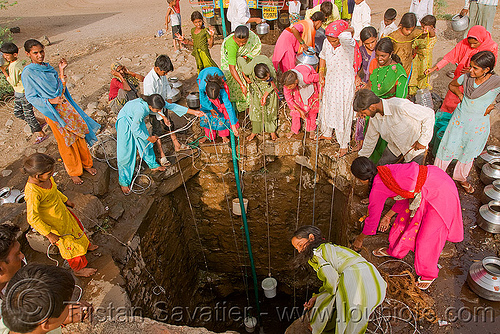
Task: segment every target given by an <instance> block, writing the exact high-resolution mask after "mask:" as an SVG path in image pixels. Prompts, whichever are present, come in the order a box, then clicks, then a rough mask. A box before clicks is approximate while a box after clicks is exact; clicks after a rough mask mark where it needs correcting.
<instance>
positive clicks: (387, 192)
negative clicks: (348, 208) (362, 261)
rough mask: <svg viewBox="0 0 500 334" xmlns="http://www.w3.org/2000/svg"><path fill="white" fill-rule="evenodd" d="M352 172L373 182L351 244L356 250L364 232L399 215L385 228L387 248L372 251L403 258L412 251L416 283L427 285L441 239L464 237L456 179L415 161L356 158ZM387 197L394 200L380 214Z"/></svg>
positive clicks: (433, 275) (432, 277)
mask: <svg viewBox="0 0 500 334" xmlns="http://www.w3.org/2000/svg"><path fill="white" fill-rule="evenodd" d="M351 172H352V174H353V175H354V176H355V177H357V178H358V179H360V180H361V181H362V182H363V183H370V184H371V191H370V197H369V199H370V204H369V205H368V217H367V218H366V220H365V225H364V228H363V232H362V233H361V234H360V235H359V236H358V237H357V238H356V240H355V241H354V243H353V248H354V249H355V250H360V249H361V247H362V246H363V240H364V239H365V238H366V236H368V235H375V234H376V233H377V227H378V230H379V231H382V232H384V231H386V230H387V229H388V228H389V224H390V221H391V218H392V217H393V216H394V215H395V214H397V217H396V219H395V221H394V224H393V226H392V228H391V231H390V232H389V247H388V248H385V247H383V248H379V249H376V250H374V251H373V255H375V256H377V257H383V256H392V257H395V258H398V259H402V258H403V257H405V256H406V254H408V252H409V251H413V252H415V271H416V273H417V275H419V276H420V277H419V278H418V282H417V287H418V288H420V289H422V290H427V289H428V288H429V286H430V285H431V283H432V282H433V281H434V280H435V279H436V278H437V276H438V272H439V269H438V267H437V264H438V260H439V256H440V255H441V251H442V250H443V247H444V244H445V242H446V241H447V240H448V241H450V242H460V241H462V240H463V238H464V228H463V223H462V211H461V207H460V200H459V198H458V191H457V187H456V186H455V183H454V182H453V180H452V179H451V178H450V177H449V176H448V174H446V172H444V171H443V170H441V169H439V168H437V167H436V166H421V165H418V164H417V163H415V162H412V163H409V164H398V165H386V166H379V167H375V164H374V163H373V162H372V161H371V160H370V159H368V158H366V157H358V158H356V159H355V160H354V161H353V163H352V165H351ZM389 197H393V198H394V199H395V200H396V204H394V206H393V207H392V208H391V210H389V212H388V213H387V214H386V215H385V216H384V217H383V218H382V219H380V216H381V214H382V210H383V209H384V204H385V201H386V200H387V199H388V198H389ZM379 222H380V224H379Z"/></svg>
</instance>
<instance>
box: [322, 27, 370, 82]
mask: <svg viewBox="0 0 500 334" xmlns="http://www.w3.org/2000/svg"><path fill="white" fill-rule="evenodd" d="M347 28H349V23H347V22H346V21H344V20H337V21H333V22H332V23H330V24H329V25H328V27H326V29H325V35H326V36H327V37H335V38H338V37H339V36H340V34H341V33H343V32H344V31H345V30H346V29H347ZM362 63H363V58H362V57H361V52H360V51H359V46H358V43H355V47H354V63H353V67H354V72H355V73H358V71H359V69H360V68H361V64H362Z"/></svg>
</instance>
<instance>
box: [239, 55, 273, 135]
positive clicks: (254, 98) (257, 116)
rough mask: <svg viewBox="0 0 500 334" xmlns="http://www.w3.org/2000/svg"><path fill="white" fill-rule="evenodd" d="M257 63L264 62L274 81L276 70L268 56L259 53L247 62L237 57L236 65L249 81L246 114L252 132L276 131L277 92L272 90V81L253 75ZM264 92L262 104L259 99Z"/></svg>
mask: <svg viewBox="0 0 500 334" xmlns="http://www.w3.org/2000/svg"><path fill="white" fill-rule="evenodd" d="M257 64H266V65H267V67H268V68H269V72H271V78H272V80H273V81H274V82H276V70H275V69H274V66H273V63H272V62H271V60H270V59H269V58H268V57H266V56H263V55H259V56H257V57H255V58H254V59H252V61H250V62H249V63H247V61H246V60H245V59H244V58H242V57H239V58H238V67H239V68H241V70H242V72H243V73H244V74H245V75H246V76H247V77H248V78H249V79H250V81H251V84H250V87H249V95H250V96H249V105H250V107H249V113H248V116H249V118H250V120H251V121H252V133H262V131H264V132H267V133H272V132H276V128H277V126H278V94H276V91H275V90H274V85H273V83H271V82H267V81H264V80H261V79H259V78H257V77H256V76H255V72H254V69H255V66H256V65H257ZM266 93H268V94H269V95H268V96H267V99H266V104H265V105H262V104H261V99H262V96H263V95H264V94H266Z"/></svg>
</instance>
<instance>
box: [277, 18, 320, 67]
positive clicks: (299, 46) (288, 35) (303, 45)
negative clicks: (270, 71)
mask: <svg viewBox="0 0 500 334" xmlns="http://www.w3.org/2000/svg"><path fill="white" fill-rule="evenodd" d="M325 20H326V18H325V14H324V13H323V12H316V13H314V14H313V15H312V16H311V18H310V19H306V20H302V21H299V22H297V23H295V24H294V25H293V27H288V28H286V29H285V30H283V32H282V33H281V35H280V37H278V40H277V41H276V45H275V47H274V53H273V58H272V62H273V65H274V68H275V69H276V71H278V70H280V69H281V73H285V72H286V71H288V70H291V69H292V68H294V67H295V59H296V57H297V53H299V52H302V51H304V50H307V49H310V50H311V51H314V38H315V37H316V30H318V29H319V28H320V27H321V25H322V24H323V22H325Z"/></svg>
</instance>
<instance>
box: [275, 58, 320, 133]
mask: <svg viewBox="0 0 500 334" xmlns="http://www.w3.org/2000/svg"><path fill="white" fill-rule="evenodd" d="M282 83H283V94H284V95H285V100H286V102H287V104H288V108H289V109H290V116H291V117H292V126H291V129H290V132H289V133H287V135H286V136H287V137H288V138H291V137H292V136H293V135H294V134H298V133H299V131H300V119H301V118H302V119H303V120H304V122H305V123H306V124H305V128H306V132H310V135H311V138H312V137H313V136H314V130H316V117H317V115H318V112H319V74H318V73H317V72H316V71H315V70H314V68H313V67H312V66H311V65H305V64H299V65H297V66H295V68H294V69H291V70H289V71H286V72H285V73H284V74H283V78H282Z"/></svg>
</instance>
